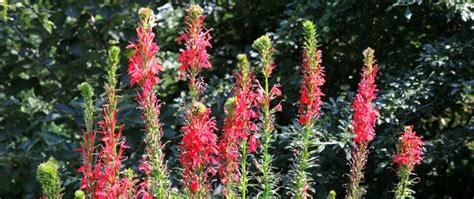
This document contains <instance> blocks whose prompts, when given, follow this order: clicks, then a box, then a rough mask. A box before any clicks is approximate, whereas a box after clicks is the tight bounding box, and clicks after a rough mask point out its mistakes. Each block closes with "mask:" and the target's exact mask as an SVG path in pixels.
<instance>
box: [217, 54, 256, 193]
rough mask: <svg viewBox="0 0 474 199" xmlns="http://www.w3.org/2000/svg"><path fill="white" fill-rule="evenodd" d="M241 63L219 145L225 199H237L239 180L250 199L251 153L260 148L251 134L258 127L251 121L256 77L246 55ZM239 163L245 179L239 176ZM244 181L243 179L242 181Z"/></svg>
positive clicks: (253, 114)
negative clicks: (248, 174)
mask: <svg viewBox="0 0 474 199" xmlns="http://www.w3.org/2000/svg"><path fill="white" fill-rule="evenodd" d="M237 59H238V63H237V66H238V69H239V71H238V72H236V73H235V77H236V80H237V82H236V84H237V86H236V88H235V90H234V97H232V98H229V99H228V100H227V102H226V106H225V108H226V113H227V117H226V118H225V120H224V126H223V135H222V136H221V138H220V141H219V145H218V147H219V153H218V158H219V162H220V167H219V174H220V175H221V182H222V184H224V185H225V188H224V195H225V196H226V197H227V198H236V197H237V196H236V194H235V193H234V192H235V190H234V189H235V185H236V182H238V181H239V180H240V191H241V197H242V198H246V192H247V183H248V182H247V181H248V179H247V162H246V161H247V151H249V152H250V153H252V152H255V151H256V148H257V146H256V144H257V143H256V142H255V138H254V137H255V136H254V135H251V134H250V133H251V131H255V130H256V126H255V124H254V123H253V122H252V121H251V120H252V119H253V118H254V117H255V116H256V113H255V112H254V110H253V109H252V107H253V104H254V93H253V91H252V80H253V74H252V71H251V69H250V67H249V63H248V60H247V56H246V55H245V54H240V55H238V56H237ZM249 136H251V137H250V140H251V141H250V142H249V141H248V139H249ZM247 144H249V146H247ZM247 147H248V150H247ZM240 161H242V162H240ZM239 162H240V166H241V169H242V170H241V173H240V174H241V175H242V176H240V174H239V173H238V172H239ZM241 177H242V179H240V178H241Z"/></svg>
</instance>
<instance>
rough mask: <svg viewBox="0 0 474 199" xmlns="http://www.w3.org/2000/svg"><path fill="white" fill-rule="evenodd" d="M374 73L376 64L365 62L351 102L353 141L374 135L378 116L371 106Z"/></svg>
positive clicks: (374, 91) (373, 95) (368, 140)
mask: <svg viewBox="0 0 474 199" xmlns="http://www.w3.org/2000/svg"><path fill="white" fill-rule="evenodd" d="M372 53H373V52H372ZM376 74H377V64H375V65H373V66H372V63H370V64H367V63H366V64H365V67H364V68H363V69H362V73H361V76H362V80H361V82H360V83H359V85H358V86H359V88H358V90H357V95H356V96H355V99H354V103H353V104H352V109H353V110H354V116H353V119H352V128H353V129H352V130H353V132H354V133H355V135H356V136H355V139H354V141H355V142H357V143H362V142H370V141H372V140H373V139H374V136H375V130H374V125H375V121H376V119H377V117H378V116H379V113H378V111H377V109H376V108H374V107H373V106H372V101H373V100H375V99H376V92H377V87H376V85H375V76H376Z"/></svg>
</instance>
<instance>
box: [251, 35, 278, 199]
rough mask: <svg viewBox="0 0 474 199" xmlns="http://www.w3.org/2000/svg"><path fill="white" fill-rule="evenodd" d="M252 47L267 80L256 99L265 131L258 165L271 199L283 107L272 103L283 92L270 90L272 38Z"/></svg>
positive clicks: (275, 89) (262, 183)
mask: <svg viewBox="0 0 474 199" xmlns="http://www.w3.org/2000/svg"><path fill="white" fill-rule="evenodd" d="M252 47H253V48H254V49H255V50H257V51H258V53H259V54H260V57H261V58H260V60H261V63H262V68H261V72H262V74H263V76H264V79H265V85H264V87H262V86H261V85H259V88H258V91H257V94H256V98H255V99H256V101H257V103H258V104H259V106H260V107H261V110H260V112H261V114H260V117H261V118H260V119H261V122H262V131H263V132H262V136H261V138H262V141H261V143H262V147H261V149H262V160H261V162H260V163H259V165H258V168H259V170H260V172H261V173H262V176H259V182H260V183H261V186H262V187H261V188H262V193H261V194H262V197H263V198H271V197H272V196H273V194H274V192H275V190H274V185H275V176H274V173H273V172H272V161H273V157H272V155H271V154H270V152H269V150H270V145H271V141H272V138H271V136H272V132H273V130H274V124H273V122H274V120H275V116H274V114H275V112H277V111H281V105H280V104H278V105H277V106H275V107H273V108H270V102H271V101H272V100H273V99H275V98H276V97H278V96H280V95H281V91H280V89H279V85H273V86H272V88H271V90H270V85H269V82H268V80H269V78H270V75H271V73H272V71H273V69H274V68H275V64H274V63H273V54H274V52H275V49H274V48H273V47H272V41H271V40H270V37H268V36H267V35H264V36H261V37H260V38H258V39H257V40H255V41H254V43H253V44H252Z"/></svg>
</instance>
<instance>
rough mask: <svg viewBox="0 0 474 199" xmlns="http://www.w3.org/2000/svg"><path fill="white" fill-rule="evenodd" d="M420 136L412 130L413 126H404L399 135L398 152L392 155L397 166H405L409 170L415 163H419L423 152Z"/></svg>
mask: <svg viewBox="0 0 474 199" xmlns="http://www.w3.org/2000/svg"><path fill="white" fill-rule="evenodd" d="M422 146H423V141H421V137H420V136H417V135H416V134H415V133H414V132H413V126H406V127H405V132H403V133H402V136H401V137H400V145H399V146H398V153H397V154H396V155H395V156H394V157H393V162H394V163H395V164H397V165H398V166H399V167H402V166H405V167H407V168H409V169H410V170H411V169H412V168H413V167H414V166H415V164H421V161H422V160H423V157H422V155H423V152H422V149H421V147H422Z"/></svg>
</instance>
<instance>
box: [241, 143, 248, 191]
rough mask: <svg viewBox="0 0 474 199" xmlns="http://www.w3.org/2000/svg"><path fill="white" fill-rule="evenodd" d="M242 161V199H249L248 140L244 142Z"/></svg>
mask: <svg viewBox="0 0 474 199" xmlns="http://www.w3.org/2000/svg"><path fill="white" fill-rule="evenodd" d="M241 148H242V161H241V162H240V167H241V168H242V176H241V177H240V192H241V194H240V197H241V198H242V199H246V198H247V183H248V179H247V139H245V140H244V141H242V146H241Z"/></svg>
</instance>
